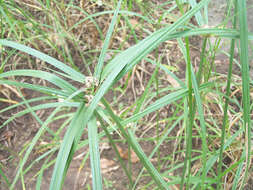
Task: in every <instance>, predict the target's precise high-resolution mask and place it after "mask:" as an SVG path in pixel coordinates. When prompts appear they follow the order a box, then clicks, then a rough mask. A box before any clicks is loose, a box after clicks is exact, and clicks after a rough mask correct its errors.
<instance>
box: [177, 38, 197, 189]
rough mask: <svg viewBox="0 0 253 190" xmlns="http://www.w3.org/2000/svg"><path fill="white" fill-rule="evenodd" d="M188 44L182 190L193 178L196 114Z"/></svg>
mask: <svg viewBox="0 0 253 190" xmlns="http://www.w3.org/2000/svg"><path fill="white" fill-rule="evenodd" d="M185 43H186V48H185V51H186V58H185V59H186V65H187V70H186V72H187V86H188V101H187V104H188V110H189V111H188V114H189V122H188V123H187V128H186V153H185V157H186V158H185V160H184V167H183V172H182V177H181V182H180V190H182V189H183V188H184V180H185V177H186V176H187V177H186V179H187V182H186V189H189V179H190V177H191V152H192V127H193V121H194V113H193V96H192V92H193V90H192V77H191V75H192V72H191V60H190V49H189V39H188V38H185Z"/></svg>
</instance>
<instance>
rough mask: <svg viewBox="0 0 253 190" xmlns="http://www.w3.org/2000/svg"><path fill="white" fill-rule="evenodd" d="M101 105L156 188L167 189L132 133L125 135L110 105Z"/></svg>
mask: <svg viewBox="0 0 253 190" xmlns="http://www.w3.org/2000/svg"><path fill="white" fill-rule="evenodd" d="M102 103H103V105H104V106H105V107H106V110H107V111H108V113H109V114H110V116H111V117H112V119H113V120H114V121H115V122H116V124H117V126H118V127H119V130H120V131H121V133H122V134H123V136H124V137H125V138H126V140H127V142H128V143H129V145H130V146H131V147H132V148H133V150H134V152H135V153H136V155H137V156H138V157H139V159H140V161H141V163H142V164H143V165H144V166H145V168H146V169H147V171H148V172H149V174H150V175H151V177H152V179H153V180H154V181H155V182H156V184H157V185H158V187H159V188H160V189H169V187H168V186H167V184H166V182H165V181H164V180H163V179H162V177H161V176H160V174H159V172H158V171H157V170H156V169H155V167H154V166H153V164H152V163H151V162H150V161H149V159H148V157H147V156H146V154H145V153H144V152H143V150H142V148H141V146H140V145H139V143H138V142H137V140H136V138H135V136H134V134H133V133H132V131H131V130H128V133H127V132H126V130H125V129H124V127H123V126H122V124H121V122H120V121H119V119H118V117H117V116H116V115H114V113H113V111H112V109H111V107H110V105H109V104H108V103H107V102H106V101H105V100H104V99H102Z"/></svg>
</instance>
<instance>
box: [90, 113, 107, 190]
mask: <svg viewBox="0 0 253 190" xmlns="http://www.w3.org/2000/svg"><path fill="white" fill-rule="evenodd" d="M88 138H89V151H90V164H91V173H92V186H93V189H97V190H102V189H103V187H102V175H101V167H100V155H99V142H98V141H99V138H98V134H97V121H96V118H95V117H94V116H93V117H92V118H91V120H90V121H89V122H88Z"/></svg>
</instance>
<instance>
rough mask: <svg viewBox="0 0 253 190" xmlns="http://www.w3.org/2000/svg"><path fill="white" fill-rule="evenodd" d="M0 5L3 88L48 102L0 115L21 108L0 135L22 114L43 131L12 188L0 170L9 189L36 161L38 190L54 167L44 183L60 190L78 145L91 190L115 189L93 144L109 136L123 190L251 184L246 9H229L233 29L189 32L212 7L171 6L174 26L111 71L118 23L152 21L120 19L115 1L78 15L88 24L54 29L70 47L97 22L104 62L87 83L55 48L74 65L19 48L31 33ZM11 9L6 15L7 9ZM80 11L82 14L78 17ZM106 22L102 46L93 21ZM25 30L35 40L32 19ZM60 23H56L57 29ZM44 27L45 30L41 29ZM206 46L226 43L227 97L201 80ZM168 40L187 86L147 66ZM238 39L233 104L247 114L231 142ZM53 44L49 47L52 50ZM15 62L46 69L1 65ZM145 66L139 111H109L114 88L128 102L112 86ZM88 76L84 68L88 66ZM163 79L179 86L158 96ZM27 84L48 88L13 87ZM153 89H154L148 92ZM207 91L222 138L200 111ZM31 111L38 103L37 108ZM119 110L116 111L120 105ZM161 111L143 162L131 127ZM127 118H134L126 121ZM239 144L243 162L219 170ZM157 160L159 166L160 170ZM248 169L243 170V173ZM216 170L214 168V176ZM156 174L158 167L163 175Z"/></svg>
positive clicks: (126, 53) (152, 35)
mask: <svg viewBox="0 0 253 190" xmlns="http://www.w3.org/2000/svg"><path fill="white" fill-rule="evenodd" d="M71 2H72V1H71ZM96 2H98V1H96ZM136 2H137V3H138V4H142V3H143V2H142V1H136ZM239 2H240V3H239ZM0 3H1V4H0V12H1V13H2V16H1V18H2V19H3V20H1V22H2V23H1V26H3V23H4V24H5V25H6V26H5V27H2V29H1V30H2V31H1V32H2V33H5V32H7V36H11V38H7V39H4V35H1V38H3V39H0V45H1V46H0V48H1V49H0V51H1V59H2V65H1V69H0V84H1V85H9V86H14V87H16V88H17V89H18V91H19V92H20V89H21V88H25V89H30V90H33V91H37V92H39V93H41V94H44V95H45V96H42V97H39V98H31V99H28V100H27V99H26V98H25V97H24V96H23V95H21V98H22V102H20V103H18V104H16V105H12V106H9V107H7V108H5V109H2V110H0V114H1V113H4V112H6V111H10V110H11V109H14V108H16V107H19V106H25V109H24V110H22V111H20V112H18V113H16V114H14V115H13V116H11V117H10V118H8V120H6V121H5V122H3V123H2V125H1V126H0V128H2V127H5V126H7V124H8V123H10V122H11V121H13V120H14V119H15V118H17V117H20V116H23V115H25V114H27V113H31V114H32V116H33V117H34V118H35V120H36V121H37V122H38V124H39V125H40V127H39V130H38V131H37V133H36V134H35V135H34V137H33V139H32V140H31V142H29V144H27V145H26V146H25V147H24V148H23V149H22V152H21V153H20V157H21V159H20V160H19V161H20V162H19V165H18V170H17V172H16V176H15V178H14V179H13V180H12V181H10V180H9V179H8V176H6V175H5V174H4V169H2V166H0V175H1V176H2V177H3V179H4V182H5V184H7V186H8V187H9V188H10V189H15V186H16V184H17V182H18V180H21V183H22V185H23V186H24V187H25V181H24V180H25V175H26V173H27V172H29V170H30V169H31V168H32V167H33V165H34V164H35V163H36V162H43V165H42V167H41V169H40V171H39V173H38V174H37V175H36V176H37V184H36V190H39V189H40V186H41V184H42V181H43V173H44V171H45V170H46V169H48V168H49V167H50V166H52V165H54V170H53V174H52V178H51V182H50V189H51V190H59V189H62V187H63V185H64V180H65V177H66V175H67V172H68V169H69V167H70V164H71V162H72V161H73V157H74V154H75V153H76V152H77V151H78V150H80V148H82V147H84V146H89V153H87V157H88V156H89V157H90V167H91V172H92V187H93V189H98V190H100V189H103V183H104V186H105V187H106V188H113V186H112V184H111V182H110V181H109V180H106V179H105V178H104V179H103V177H102V172H101V167H100V151H99V142H100V140H101V138H102V137H107V138H108V139H109V142H110V143H111V145H112V147H113V149H114V151H115V152H116V156H117V159H118V160H119V161H120V164H121V166H122V168H123V170H124V172H125V174H126V176H127V177H128V180H129V186H130V187H131V188H132V189H136V187H137V184H138V183H139V180H140V178H141V177H143V176H144V171H145V170H146V172H147V173H145V175H148V176H149V177H150V179H151V181H150V183H149V184H144V185H145V186H149V185H152V184H153V185H154V184H155V186H156V187H157V188H158V189H172V188H173V186H174V185H180V189H183V188H184V187H186V188H187V189H213V186H214V185H217V186H218V187H219V188H220V189H222V188H223V180H224V176H226V175H228V174H233V176H234V179H235V181H234V183H233V189H240V188H242V187H243V186H244V184H245V182H246V180H247V177H248V172H249V169H250V160H251V122H250V113H251V110H250V109H251V105H250V86H249V83H250V82H249V65H248V62H249V60H248V41H249V40H252V39H253V36H252V35H249V33H248V30H247V22H246V18H247V17H246V16H247V15H246V3H245V2H243V3H241V1H238V2H237V1H235V3H234V4H233V6H234V7H235V10H237V7H238V15H237V12H236V11H235V12H236V14H235V16H233V22H234V28H233V29H227V28H224V29H221V28H198V27H190V24H189V20H190V19H191V18H192V17H195V18H196V20H197V23H198V24H199V27H201V26H202V25H203V24H204V23H205V21H206V19H207V18H206V17H203V16H202V10H203V8H205V9H204V15H207V12H206V11H207V9H206V7H207V6H208V3H209V0H202V1H200V2H199V3H196V1H195V0H191V1H189V5H188V3H187V2H186V1H176V4H175V6H174V8H176V7H178V9H179V10H180V11H181V17H180V18H178V19H177V20H176V21H175V22H174V23H173V24H171V25H165V26H162V27H161V28H159V29H157V30H155V31H154V32H151V31H149V32H147V33H148V34H149V35H148V36H147V37H145V38H144V39H142V40H140V41H138V40H137V39H136V38H135V40H136V41H138V42H137V43H136V44H135V45H133V46H131V47H129V48H128V49H126V50H123V51H121V52H120V53H118V54H117V55H115V57H113V58H112V59H111V60H110V61H109V62H108V63H107V61H106V60H105V59H106V54H107V53H108V52H111V50H110V49H109V47H110V41H111V40H112V39H113V37H114V33H116V29H117V24H118V23H120V22H119V21H120V19H122V18H124V17H125V19H126V22H128V24H130V25H131V23H130V22H129V19H128V18H126V17H130V16H134V17H138V18H140V19H142V20H144V21H147V22H148V23H153V21H152V20H151V19H149V18H148V17H144V16H141V15H139V14H137V13H134V12H131V11H125V10H120V9H121V0H120V1H118V4H117V6H116V8H115V10H114V11H104V12H101V13H96V14H88V13H86V12H84V11H83V10H81V11H83V12H84V14H85V15H86V16H87V17H85V18H84V19H82V20H81V21H79V22H77V23H75V24H73V25H72V26H71V27H70V28H67V29H64V27H62V26H61V27H62V28H61V27H60V28H61V29H62V36H64V38H65V37H66V38H69V39H71V40H73V41H74V42H73V43H75V44H78V43H76V41H75V40H74V37H73V36H72V37H70V36H71V34H70V32H71V31H72V30H74V29H75V28H76V27H79V26H80V25H81V24H82V23H84V22H85V21H87V20H90V21H91V22H92V23H95V24H94V25H95V26H96V27H97V28H98V31H99V33H100V37H101V39H104V40H103V46H102V48H101V50H99V52H100V55H99V56H98V57H96V58H94V60H97V64H96V65H93V70H94V72H93V74H91V73H92V72H91V70H92V69H87V72H88V73H90V74H91V76H85V75H84V74H83V73H81V72H80V70H79V68H78V66H77V65H76V64H74V61H73V59H72V56H71V55H70V54H69V53H68V52H61V51H60V49H59V48H57V47H55V46H54V47H55V49H54V50H55V51H56V52H61V53H60V54H59V55H62V57H63V59H65V60H72V61H70V64H69V65H67V64H64V63H63V62H61V61H58V60H57V59H55V58H53V57H52V56H50V55H47V54H45V53H42V52H41V51H38V50H35V49H34V48H31V47H28V45H25V44H27V42H29V41H30V40H31V39H29V38H28V37H27V36H25V40H20V35H21V34H22V35H23V34H26V33H29V31H28V29H27V28H26V25H25V24H24V23H23V21H21V20H19V21H16V20H15V19H14V17H13V11H14V12H15V11H17V10H16V8H15V6H14V5H16V4H15V3H13V2H12V3H10V2H9V3H3V2H2V1H0ZM40 3H41V5H43V7H44V8H45V10H48V9H49V8H50V6H51V5H50V1H46V5H44V3H42V2H40ZM56 4H57V2H56ZM123 4H125V5H129V7H127V8H128V10H132V7H133V5H134V1H129V2H127V1H123ZM58 5H59V6H63V5H61V4H57V6H58ZM231 6H232V5H231ZM7 7H9V8H11V9H7ZM66 7H67V8H68V9H69V8H76V6H75V5H74V4H72V3H69V4H68V5H66ZM189 7H190V8H189ZM174 8H173V9H174ZM187 8H189V9H187ZM76 9H78V10H80V9H81V8H76ZM185 10H187V11H185ZM184 11H185V12H184ZM21 12H22V15H23V16H24V17H27V15H29V14H28V13H27V12H26V11H24V10H23V11H21ZM48 14H50V13H48ZM109 14H113V16H112V19H111V23H110V25H109V27H108V31H107V34H106V36H105V38H104V37H103V34H102V30H101V29H100V28H99V25H98V24H97V23H96V21H95V20H94V18H95V17H98V16H105V15H109ZM52 15H53V13H52ZM126 15H127V16H126ZM163 16H164V15H163ZM236 16H237V17H238V18H239V24H240V27H239V28H238V29H237V28H236V22H235V21H236ZM55 18H56V17H55ZM31 22H32V24H33V27H35V29H36V31H39V28H40V26H39V23H34V21H33V18H31ZM58 24H60V22H59V23H58ZM44 27H49V26H47V25H45V26H44ZM50 27H52V26H50ZM7 28H10V29H7ZM131 31H132V35H133V36H135V37H136V35H137V34H136V32H135V31H134V27H131ZM42 36H46V34H43V35H42ZM191 36H201V37H203V38H204V43H203V46H202V49H201V59H200V64H199V68H198V71H197V72H196V73H195V71H194V69H193V66H192V62H191V49H190V42H189V37H191ZM211 37H215V38H218V39H221V38H229V39H231V49H230V62H229V72H228V75H227V84H226V94H224V93H223V92H222V91H221V90H220V88H221V87H222V86H224V85H225V84H223V82H221V81H219V79H213V78H212V77H211V76H212V75H204V74H203V72H205V73H211V74H212V68H211V67H206V66H205V63H206V62H207V61H209V60H208V59H207V58H206V57H208V54H207V41H208V39H209V38H211ZM174 39H176V40H177V43H178V46H179V47H180V50H181V52H182V55H183V58H184V60H185V63H186V73H185V75H186V77H185V78H186V80H185V81H183V80H181V79H180V78H178V77H177V76H176V75H175V74H174V73H173V71H172V70H170V68H174V67H169V66H164V65H163V64H161V61H160V60H159V59H153V58H148V57H147V56H148V55H149V54H151V53H152V51H153V50H155V49H157V48H158V47H159V46H161V45H162V44H163V43H164V42H167V41H168V40H174ZM236 40H237V41H239V42H240V61H241V64H242V71H241V73H242V85H241V86H242V106H240V102H237V104H238V105H239V108H240V109H241V110H240V112H242V113H243V116H242V117H240V118H239V119H238V120H239V122H238V125H240V127H239V128H238V130H237V131H235V132H234V133H230V131H229V128H228V122H229V121H228V112H229V111H230V112H234V111H233V110H232V108H231V107H229V103H231V102H232V103H235V104H236V101H237V100H234V99H233V98H232V97H230V95H231V92H230V87H231V85H232V83H233V79H232V65H233V61H234V50H235V41H236ZM14 41H16V42H14ZM31 41H32V40H31ZM45 41H50V39H49V38H48V37H45ZM22 44H23V45H22ZM49 44H51V46H53V43H52V42H50V43H49ZM35 47H36V46H35ZM75 47H76V48H77V49H78V48H79V45H76V46H75ZM10 49H11V51H10ZM214 49H215V48H214ZM2 52H3V53H6V54H8V56H3V54H2ZM80 52H81V51H80ZM215 53H216V52H214V54H215ZM14 54H17V55H18V56H24V55H30V56H32V57H33V58H36V59H38V60H41V61H44V62H45V64H46V69H45V68H43V70H42V69H39V70H37V69H11V70H8V71H7V70H6V71H5V72H3V71H4V69H5V67H6V64H7V62H8V61H9V57H11V56H13V55H14ZM81 56H82V58H83V60H85V59H84V55H83V54H82V53H81ZM142 60H146V61H148V62H150V63H152V64H154V65H155V67H156V69H155V70H154V71H153V73H152V75H151V78H150V79H149V80H148V83H147V86H146V88H145V89H144V92H143V93H142V95H141V96H140V97H138V98H137V99H136V102H134V103H133V104H132V105H131V106H129V107H126V108H127V109H125V111H124V112H123V113H122V114H118V113H117V112H116V111H114V109H113V106H111V105H110V103H109V102H108V101H107V100H106V98H105V95H106V94H107V92H108V91H109V90H110V89H114V88H119V89H120V91H121V92H123V93H124V92H125V89H124V88H123V90H122V89H121V88H120V87H115V85H116V84H118V82H119V81H121V80H123V78H124V76H126V74H128V75H129V76H130V75H131V73H132V72H133V70H134V68H135V67H136V66H138V64H139V62H140V61H142ZM47 67H48V68H47ZM85 67H87V68H89V66H87V65H86V66H85ZM159 71H165V73H166V75H168V76H169V77H170V78H172V79H173V80H175V81H176V82H177V83H178V84H179V85H178V86H177V87H163V88H162V89H160V88H159V85H158V78H159V77H158V72H159ZM23 77H28V78H33V79H34V78H36V79H37V78H38V79H41V80H43V81H46V82H47V84H48V85H47V86H45V85H36V84H30V83H24V82H19V81H18V79H20V78H23ZM126 83H127V82H126ZM127 85H128V84H124V86H127ZM80 86H81V87H80ZM154 86H155V87H154ZM153 88H156V89H155V90H153ZM209 92H211V93H215V94H216V95H217V96H219V98H220V100H219V102H218V103H220V104H222V106H224V109H223V111H224V112H223V116H224V117H223V123H222V128H221V129H220V128H219V123H218V121H216V120H215V119H214V118H213V117H212V118H210V117H208V116H206V114H205V110H206V109H207V108H205V107H207V106H206V105H208V104H209V103H210V102H211V100H210V102H208V101H209V100H208V98H207V94H208V93H209ZM20 94H22V93H20ZM154 98H155V100H154ZM223 98H225V99H226V101H225V104H223V102H222V99H223ZM40 102H43V103H40ZM33 103H40V104H39V105H34V104H33ZM117 104H120V103H119V102H117ZM167 105H171V106H172V107H173V109H174V110H173V113H172V114H171V116H170V117H169V118H166V119H164V120H163V121H162V122H166V123H167V125H166V126H165V127H164V128H163V131H162V132H159V121H158V120H159V117H157V118H158V120H157V123H156V124H157V126H158V127H157V138H156V139H155V140H152V142H155V143H156V144H155V148H154V149H153V150H152V152H151V153H150V155H147V154H146V153H145V150H143V148H142V147H141V142H140V141H141V138H139V137H138V136H137V135H136V126H138V125H140V124H141V123H142V122H143V121H142V120H143V119H144V118H145V116H147V115H148V114H152V113H157V114H158V115H159V110H160V109H162V108H164V107H166V106H167ZM121 106H122V105H121ZM48 108H52V109H53V111H52V113H50V115H49V116H48V117H47V118H46V120H45V121H42V120H41V119H40V118H39V117H38V115H37V113H36V111H37V110H44V109H48ZM123 108H124V105H123ZM66 110H67V111H68V112H69V111H70V110H71V111H73V110H74V111H73V112H71V113H67V114H66V113H64V111H66ZM129 113H130V114H131V116H129ZM59 115H60V116H59ZM58 118H61V119H62V118H64V119H65V122H64V124H63V125H62V126H61V127H59V129H57V131H53V130H51V129H50V124H51V123H53V122H54V121H55V120H56V119H58ZM66 126H67V127H66ZM177 126H180V129H179V132H178V136H173V135H171V133H172V131H173V130H175V128H176V127H177ZM241 126H243V127H241ZM86 128H87V131H88V133H87V136H88V137H87V139H85V140H83V139H82V138H81V137H82V135H83V134H84V133H85V132H84V131H85V129H86ZM100 128H101V129H102V130H103V131H102V132H101V131H100V130H99V129H100ZM63 129H65V130H63ZM63 131H66V132H65V133H64V137H63V139H61V137H60V135H59V134H60V133H62V132H63ZM46 132H47V134H49V135H50V137H48V139H50V143H49V144H48V145H47V146H48V147H46V151H45V152H43V153H42V155H40V156H39V157H38V158H37V159H36V161H34V162H32V163H31V164H29V166H27V165H28V164H27V163H28V160H29V156H30V155H31V153H32V151H33V150H34V149H35V147H36V146H37V144H38V142H39V141H40V139H42V138H43V136H44V134H45V133H46ZM112 132H117V133H118V134H119V135H120V136H121V137H122V138H123V139H124V141H126V142H127V144H128V146H129V150H133V151H134V152H135V154H136V155H137V157H138V159H139V160H140V162H141V164H142V166H143V169H142V170H141V172H140V173H139V175H138V177H137V178H136V180H135V181H133V176H132V175H133V174H132V171H131V168H127V167H126V166H125V165H124V162H123V160H122V158H121V156H120V153H119V151H118V149H117V146H116V144H115V140H114V139H113V136H112ZM243 136H244V137H245V142H246V143H247V146H246V147H237V148H238V149H240V156H239V158H238V159H237V160H236V161H235V162H233V163H232V164H231V165H228V166H226V165H225V164H224V163H223V161H222V160H223V157H224V153H225V152H226V151H229V149H231V147H233V146H235V144H236V143H238V142H237V139H240V138H242V137H243ZM169 138H172V139H173V140H174V142H175V148H174V150H173V154H172V155H168V157H166V156H164V157H163V158H160V154H159V151H160V148H161V147H162V144H163V143H165V141H168V139H169ZM194 139H198V140H199V141H201V146H199V147H198V148H199V149H196V148H194V147H193V141H194ZM214 139H219V140H220V144H219V147H218V148H217V147H216V149H215V148H210V147H209V143H208V141H209V140H211V141H214ZM145 140H147V139H145ZM182 142H184V143H185V145H183V146H181V144H183V143H182ZM43 148H45V147H43ZM47 148H48V149H47ZM56 152H57V158H56V159H54V157H53V155H54V154H55V153H56ZM157 152H158V153H157ZM179 154H180V155H181V154H182V155H183V154H185V160H184V162H182V161H181V162H175V161H174V159H175V157H176V155H179ZM154 155H157V156H158V158H159V162H161V163H160V164H159V169H157V168H156V167H155V166H154V165H153V163H152V162H151V159H152V158H153V157H154ZM83 160H84V161H83V162H85V161H86V158H84V159H83ZM163 160H165V161H164V163H163ZM168 161H170V162H169V163H170V164H169V165H166V164H165V163H168ZM194 163H199V164H200V166H199V168H198V170H197V171H196V172H193V171H192V170H193V168H192V165H193V164H194ZM245 163H246V167H245V168H243V167H244V164H245ZM83 165H84V163H82V166H80V167H83ZM216 165H218V167H217V166H216ZM160 167H164V168H162V170H160ZM144 168H145V170H144ZM223 168H225V169H223ZM174 171H182V175H175V176H173V175H171V173H173V172H174ZM241 176H243V181H241ZM87 188H88V189H91V187H90V186H89V185H87ZM145 188H146V187H145Z"/></svg>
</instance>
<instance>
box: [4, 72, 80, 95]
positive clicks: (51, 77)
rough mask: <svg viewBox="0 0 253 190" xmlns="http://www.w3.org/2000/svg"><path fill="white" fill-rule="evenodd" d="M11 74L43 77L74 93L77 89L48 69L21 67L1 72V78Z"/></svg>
mask: <svg viewBox="0 0 253 190" xmlns="http://www.w3.org/2000/svg"><path fill="white" fill-rule="evenodd" d="M10 76H29V77H36V78H41V79H44V80H47V81H48V82H50V83H52V84H54V85H56V86H58V87H59V88H61V89H63V90H64V91H66V92H70V93H73V92H75V91H76V90H77V89H76V88H75V87H74V86H72V85H71V84H70V83H68V82H67V81H65V80H63V79H62V78H60V77H58V76H56V75H54V74H51V73H49V72H46V71H40V70H26V69H25V70H21V69H20V70H13V71H7V72H4V73H1V74H0V78H3V77H10Z"/></svg>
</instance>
